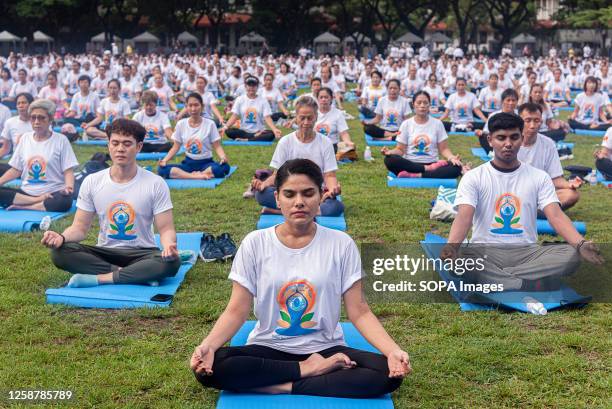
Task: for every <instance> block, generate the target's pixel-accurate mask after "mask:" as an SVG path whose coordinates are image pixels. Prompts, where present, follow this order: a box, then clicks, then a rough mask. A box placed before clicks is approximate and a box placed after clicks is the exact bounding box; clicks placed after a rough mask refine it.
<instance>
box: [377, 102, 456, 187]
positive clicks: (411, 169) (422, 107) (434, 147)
mask: <svg viewBox="0 0 612 409" xmlns="http://www.w3.org/2000/svg"><path fill="white" fill-rule="evenodd" d="M429 108H430V98H429V94H428V93H427V92H425V91H418V92H417V93H416V94H415V95H414V111H415V116H414V117H412V118H410V119H408V120H406V121H404V123H403V124H402V126H401V127H400V131H399V135H398V136H397V139H396V141H397V146H396V147H395V148H394V149H388V148H387V147H384V148H382V149H381V153H382V154H383V155H385V166H386V167H387V169H388V170H389V171H390V172H392V173H394V174H395V175H397V176H398V177H400V178H420V177H423V178H437V179H454V178H457V177H459V175H461V173H462V168H463V164H462V163H461V159H460V158H459V156H458V155H453V153H452V152H451V150H450V148H449V147H448V135H447V134H446V131H445V129H444V125H443V124H442V121H440V120H439V119H436V118H433V117H431V116H430V115H429ZM438 152H439V153H441V154H442V155H443V156H444V157H445V158H446V159H447V160H438ZM466 169H467V168H466Z"/></svg>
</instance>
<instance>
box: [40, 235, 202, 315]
mask: <svg viewBox="0 0 612 409" xmlns="http://www.w3.org/2000/svg"><path fill="white" fill-rule="evenodd" d="M201 238H202V233H178V234H177V245H178V249H179V250H192V251H194V252H195V253H196V254H197V253H198V252H199V251H200V239H201ZM155 240H156V242H157V245H158V246H159V235H156V237H155ZM195 260H197V258H195V259H194V261H193V263H183V264H182V265H181V268H180V269H179V271H178V273H176V276H174V277H171V278H166V279H164V280H163V281H162V282H161V283H160V285H159V286H158V287H151V286H148V285H133V284H110V285H100V286H97V287H89V288H67V287H62V288H49V289H48V290H47V291H45V294H46V295H47V303H48V304H66V305H73V306H75V307H84V308H141V307H147V308H154V307H160V308H166V307H168V306H170V304H171V303H172V299H169V300H167V301H152V300H151V298H152V297H154V296H155V295H157V294H169V295H174V294H175V293H176V291H177V290H178V287H179V286H180V285H181V282H183V279H184V278H185V274H186V273H187V271H189V269H191V267H193V265H194V264H195Z"/></svg>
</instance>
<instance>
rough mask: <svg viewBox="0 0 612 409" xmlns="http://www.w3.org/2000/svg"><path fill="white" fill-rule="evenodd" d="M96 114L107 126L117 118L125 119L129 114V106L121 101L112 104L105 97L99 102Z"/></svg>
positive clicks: (108, 98)
mask: <svg viewBox="0 0 612 409" xmlns="http://www.w3.org/2000/svg"><path fill="white" fill-rule="evenodd" d="M97 112H98V114H100V115H102V117H104V121H106V124H107V125H109V124H111V123H112V122H113V121H114V120H115V119H117V118H127V116H128V115H129V114H130V105H129V104H128V103H127V102H126V101H125V100H123V99H119V100H118V101H117V102H113V101H111V99H110V97H107V98H104V99H103V100H102V101H100V106H99V107H98V111H97Z"/></svg>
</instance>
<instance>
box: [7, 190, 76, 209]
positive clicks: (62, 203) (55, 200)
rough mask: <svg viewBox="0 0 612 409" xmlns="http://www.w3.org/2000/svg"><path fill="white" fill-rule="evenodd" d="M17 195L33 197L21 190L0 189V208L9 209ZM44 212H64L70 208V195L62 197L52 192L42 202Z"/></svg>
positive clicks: (61, 194) (62, 195)
mask: <svg viewBox="0 0 612 409" xmlns="http://www.w3.org/2000/svg"><path fill="white" fill-rule="evenodd" d="M17 193H19V194H22V195H25V196H33V195H30V194H27V193H26V192H24V191H23V190H21V189H13V188H10V187H0V207H9V206H10V205H12V204H13V201H14V200H15V195H17ZM43 204H44V206H45V210H46V211H48V212H65V211H67V210H68V209H70V208H71V207H72V195H64V194H63V193H61V192H53V193H52V194H51V197H50V198H48V199H45V201H44V202H43Z"/></svg>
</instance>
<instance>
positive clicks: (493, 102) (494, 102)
mask: <svg viewBox="0 0 612 409" xmlns="http://www.w3.org/2000/svg"><path fill="white" fill-rule="evenodd" d="M496 107H497V100H496V99H495V97H489V98H487V108H489V109H490V110H493V109H495V108H496Z"/></svg>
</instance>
